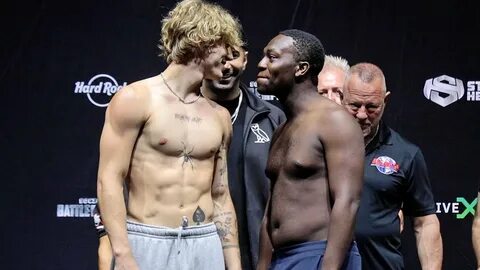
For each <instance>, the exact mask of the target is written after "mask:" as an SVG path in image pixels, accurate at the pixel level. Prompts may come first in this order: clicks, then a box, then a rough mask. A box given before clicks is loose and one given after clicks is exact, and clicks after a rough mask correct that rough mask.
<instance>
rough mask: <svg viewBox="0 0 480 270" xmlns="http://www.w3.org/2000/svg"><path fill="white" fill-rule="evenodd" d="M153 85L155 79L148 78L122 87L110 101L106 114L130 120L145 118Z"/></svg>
mask: <svg viewBox="0 0 480 270" xmlns="http://www.w3.org/2000/svg"><path fill="white" fill-rule="evenodd" d="M154 85H155V79H154V78H148V79H144V80H141V81H137V82H134V83H131V84H129V85H127V86H125V87H123V88H122V89H120V91H118V92H117V93H116V94H115V96H113V98H112V100H111V101H110V104H109V106H108V109H107V114H108V115H109V116H110V117H115V118H120V119H124V120H131V121H136V120H142V119H145V118H146V117H147V115H148V112H149V110H150V106H151V92H152V89H153V88H154Z"/></svg>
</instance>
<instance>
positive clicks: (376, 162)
mask: <svg viewBox="0 0 480 270" xmlns="http://www.w3.org/2000/svg"><path fill="white" fill-rule="evenodd" d="M370 165H371V166H375V167H377V170H378V171H379V172H381V173H383V174H387V175H389V174H392V173H394V172H398V170H399V169H400V166H399V165H398V164H397V162H396V161H395V160H394V159H393V158H391V157H387V156H381V157H376V158H374V159H373V160H372V163H371V164H370Z"/></svg>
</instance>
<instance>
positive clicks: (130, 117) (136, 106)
mask: <svg viewBox="0 0 480 270" xmlns="http://www.w3.org/2000/svg"><path fill="white" fill-rule="evenodd" d="M147 104H148V103H146V101H145V98H144V97H142V95H140V94H139V93H137V92H135V91H134V90H133V88H131V87H129V86H127V87H125V88H123V89H122V90H121V91H119V92H118V93H117V94H116V95H115V96H114V98H113V99H112V101H111V102H110V105H109V107H108V109H107V112H106V115H105V124H104V127H103V131H102V136H101V139H100V162H99V168H98V181H97V193H98V194H97V195H98V200H99V205H100V209H101V213H102V220H103V223H104V225H105V229H106V231H107V232H108V234H109V238H110V241H111V245H112V251H113V256H114V257H115V264H116V266H117V268H116V269H138V266H137V265H136V262H135V260H134V258H133V255H132V252H131V249H130V245H129V243H128V238H127V228H126V209H125V200H124V195H123V186H124V181H125V178H126V176H127V174H128V169H129V166H130V158H131V155H132V151H133V147H134V144H135V141H136V139H137V136H138V132H139V130H140V128H141V127H142V125H143V123H144V122H145V114H144V112H145V107H147V106H146V105H147Z"/></svg>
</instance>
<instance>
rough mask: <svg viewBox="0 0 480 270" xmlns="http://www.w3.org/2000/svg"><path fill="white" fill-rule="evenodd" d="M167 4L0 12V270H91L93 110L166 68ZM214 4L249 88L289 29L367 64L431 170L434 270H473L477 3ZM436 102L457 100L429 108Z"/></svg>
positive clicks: (410, 265) (24, 6)
mask: <svg viewBox="0 0 480 270" xmlns="http://www.w3.org/2000/svg"><path fill="white" fill-rule="evenodd" d="M174 2H175V1H171V0H170V1H159V0H158V1H153V0H143V1H134V0H117V1H113V0H109V1H107V0H103V1H53V0H44V1H40V0H38V1H35V0H29V1H16V2H5V1H2V3H1V4H0V5H1V6H0V14H1V16H0V29H1V30H2V31H1V32H0V40H1V42H0V44H1V45H0V49H1V51H0V68H1V69H0V93H1V99H0V102H1V104H2V105H1V106H0V110H1V111H0V124H1V126H0V127H1V129H0V149H1V150H0V151H1V162H0V166H1V173H2V176H3V177H1V179H2V189H1V190H2V194H1V196H0V200H1V201H0V203H1V210H2V216H3V218H2V220H1V221H0V224H1V228H0V229H1V231H2V233H1V239H0V240H1V241H0V242H1V249H0V266H1V268H2V269H94V268H95V266H96V245H97V238H96V235H95V232H94V229H93V221H92V218H91V217H90V214H91V213H90V211H91V205H92V204H93V203H94V202H95V197H96V192H95V182H96V170H97V162H98V141H99V136H100V132H101V127H102V123H103V118H104V112H105V107H99V106H97V105H95V104H94V103H93V102H95V103H97V104H98V105H101V104H106V103H108V100H109V98H110V97H111V96H108V94H113V93H114V92H115V89H114V88H113V87H110V86H115V85H120V86H121V85H123V84H124V83H125V82H127V83H130V82H133V81H136V80H138V79H141V78H145V77H149V76H153V75H156V74H158V73H159V72H160V71H161V70H162V69H163V68H164V67H165V63H164V61H163V60H162V59H160V58H159V57H156V55H157V54H158V49H157V47H156V44H157V40H158V39H159V32H160V30H159V29H160V20H161V18H162V16H163V15H165V14H166V12H167V11H168V10H169V9H170V8H171V7H172V6H173V3H174ZM218 2H219V3H220V4H221V5H223V6H224V7H226V8H228V9H230V10H231V11H232V12H233V13H234V14H235V15H237V16H239V18H240V20H241V22H242V24H243V26H244V29H245V33H246V35H247V38H248V41H249V44H250V46H249V47H250V54H249V65H248V69H247V72H246V74H245V76H244V81H245V82H246V83H247V84H250V82H251V81H254V80H255V76H256V72H257V71H256V64H257V63H258V61H259V59H260V55H261V51H262V48H263V46H265V44H266V43H267V42H268V41H269V40H270V39H271V38H272V37H273V36H275V35H276V33H277V32H278V31H280V30H283V29H286V28H299V29H303V30H306V31H308V32H311V33H313V34H315V35H317V36H318V37H319V38H320V39H321V40H322V42H323V43H324V45H325V48H326V50H327V53H330V54H335V55H341V56H344V57H346V58H347V59H348V60H349V62H350V63H357V62H360V61H369V62H373V63H376V64H378V65H379V66H380V67H381V68H382V69H383V70H384V72H385V75H386V77H387V87H388V88H389V90H390V91H391V92H392V96H391V100H390V102H389V104H388V107H387V110H386V115H385V119H386V120H387V122H388V123H389V124H390V125H391V126H392V127H393V128H394V129H396V130H397V131H399V132H400V133H401V134H403V135H404V136H405V137H407V138H409V139H410V140H411V141H413V142H415V143H416V144H418V145H419V146H420V147H421V148H422V150H423V152H424V155H425V157H426V160H427V163H428V165H429V170H430V177H431V181H432V186H433V191H434V195H435V199H436V201H437V206H438V209H437V210H438V215H439V218H440V222H441V231H442V236H443V243H444V269H452V270H453V269H455V270H456V269H474V267H475V258H474V255H473V251H472V245H471V240H470V238H471V221H472V217H473V215H472V213H471V212H469V209H470V208H469V207H472V206H473V205H474V202H472V201H473V200H474V198H475V196H476V193H477V180H478V179H479V176H478V164H479V162H478V161H477V160H476V158H475V157H476V156H475V153H478V152H479V150H480V149H479V148H480V143H479V142H478V138H479V135H480V130H479V128H478V121H477V114H478V113H480V104H479V103H478V102H477V101H475V100H469V99H472V98H471V96H472V95H473V96H474V97H476V96H475V95H476V94H475V92H477V91H480V82H479V84H478V85H477V84H476V82H477V81H480V70H479V69H478V68H477V63H480V50H479V48H480V46H479V41H478V39H479V38H478V35H479V33H480V4H478V3H477V2H478V1H467V0H465V1H448V2H445V3H443V2H440V1H435V2H434V1H432V2H425V1H367V0H362V1H356V2H353V1H352V2H351V3H347V2H343V1H320V0H297V1H283V2H281V3H280V1H273V0H268V1H267V0H266V1H254V0H243V1H233V0H230V1H227V0H225V1H218ZM102 74H103V75H102ZM96 75H99V76H96ZM441 75H447V76H449V77H441V78H439V79H437V80H436V81H434V82H433V86H431V87H428V85H427V88H426V90H432V91H431V93H433V94H428V93H427V94H428V95H427V96H429V97H431V99H432V100H433V101H431V100H428V99H427V98H426V96H425V95H424V86H425V83H426V81H427V80H428V79H431V78H437V77H439V76H441ZM95 76H96V77H95ZM450 78H451V79H450ZM456 79H458V80H461V82H460V81H458V80H456ZM446 80H450V84H454V83H455V84H456V86H450V87H449V85H447V81H446ZM89 84H90V85H92V86H97V88H96V89H97V90H98V89H101V90H105V91H106V90H107V88H109V87H110V88H109V89H110V91H106V92H108V93H103V92H102V93H95V91H93V92H92V93H90V94H89V95H87V93H85V91H86V89H85V88H84V89H83V90H82V87H81V86H86V85H89ZM77 86H78V87H77ZM252 86H253V84H252ZM469 86H470V87H469ZM449 89H450V90H449ZM452 89H453V90H452ZM461 89H463V90H464V91H463V95H462V90H461ZM448 91H450V92H448ZM427 92H428V91H427ZM88 96H90V99H91V100H90V99H89V97H88ZM449 98H451V99H449ZM457 99H458V100H457ZM479 99H480V96H479ZM446 100H452V101H455V100H456V101H455V102H453V103H451V104H448V105H447V106H440V105H439V104H437V103H440V104H443V105H445V104H446V103H445V101H446ZM435 102H436V103H435ZM442 102H443V103H442ZM462 198H464V201H463V202H462ZM464 212H465V213H466V216H465V217H463V215H462V214H464ZM403 249H404V253H405V256H406V266H407V269H419V265H418V259H417V257H416V252H415V243H414V238H413V236H412V232H411V228H407V231H406V233H405V242H404V246H403Z"/></svg>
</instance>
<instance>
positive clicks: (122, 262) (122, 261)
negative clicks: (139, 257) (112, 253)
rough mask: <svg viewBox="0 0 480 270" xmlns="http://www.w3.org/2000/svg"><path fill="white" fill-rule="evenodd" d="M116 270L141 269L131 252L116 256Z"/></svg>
mask: <svg viewBox="0 0 480 270" xmlns="http://www.w3.org/2000/svg"><path fill="white" fill-rule="evenodd" d="M115 270H140V268H139V267H138V265H137V262H136V261H135V259H134V258H133V255H132V254H131V253H129V254H126V255H123V256H117V257H115Z"/></svg>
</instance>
